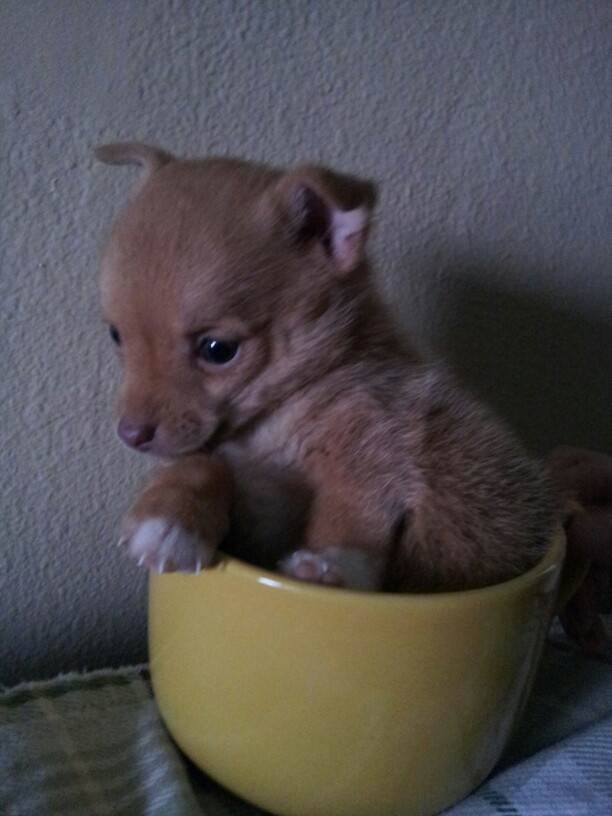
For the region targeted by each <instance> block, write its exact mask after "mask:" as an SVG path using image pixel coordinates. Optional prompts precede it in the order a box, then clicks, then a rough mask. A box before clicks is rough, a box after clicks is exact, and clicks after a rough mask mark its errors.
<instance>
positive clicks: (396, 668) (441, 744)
mask: <svg viewBox="0 0 612 816" xmlns="http://www.w3.org/2000/svg"><path fill="white" fill-rule="evenodd" d="M564 552H565V540H564V537H563V534H562V533H561V532H559V533H558V534H557V535H556V536H555V538H554V540H553V541H552V542H551V546H550V548H549V550H548V552H547V554H546V555H545V557H544V558H543V559H542V560H541V562H540V563H539V564H538V565H537V566H535V567H534V568H533V569H531V570H530V571H529V572H526V573H525V574H523V575H521V576H519V577H518V578H515V579H513V580H510V581H507V582H505V583H501V584H497V585H495V586H492V587H487V588H485V589H477V590H470V591H465V592H451V593H442V594H427V595H420V594H406V595H392V594H375V593H364V592H353V591H347V590H343V589H333V588H328V587H319V586H313V585H309V584H302V583H298V582H296V581H293V580H290V579H288V578H284V577H281V576H279V575H276V574H274V573H269V572H265V571H262V570H259V569H256V568H254V567H251V566H248V565H246V564H244V563H241V562H239V561H236V560H234V559H232V558H229V557H225V556H220V559H219V561H218V563H217V564H216V566H214V567H213V568H212V569H209V570H206V571H203V572H202V573H200V574H199V575H182V574H178V573H170V574H164V575H158V574H154V573H152V574H151V576H150V600H149V638H150V660H151V674H152V681H153V686H154V691H155V696H156V699H157V702H158V705H159V709H160V711H161V714H162V716H163V719H164V720H165V722H166V725H167V727H168V729H169V731H170V732H171V734H172V735H173V736H174V738H175V740H176V741H177V743H178V745H179V746H180V747H181V748H182V750H183V751H184V752H185V753H186V754H187V755H188V756H189V757H190V758H191V759H192V760H193V762H195V763H196V765H198V766H199V767H200V768H201V769H202V770H204V771H205V772H206V773H207V774H209V775H210V776H211V777H213V778H214V779H216V780H217V781H218V782H220V783H221V784H222V785H224V786H225V787H227V788H228V789H229V790H231V791H233V792H234V793H236V794H238V795H239V796H241V797H243V798H244V799H246V800H248V801H250V802H252V803H254V804H256V805H258V806H259V807H261V808H264V809H265V810H268V811H270V812H271V813H273V814H280V816H431V814H434V813H438V812H439V811H440V810H442V809H443V808H445V807H447V806H449V805H451V804H452V803H454V802H456V801H457V800H459V799H461V798H462V797H464V796H466V795H467V794H468V793H469V792H470V791H471V790H472V789H473V788H475V787H476V786H477V785H478V784H480V782H482V781H483V780H484V779H485V777H486V776H487V775H488V774H489V773H490V771H491V770H492V768H493V767H494V765H495V763H496V762H497V761H498V759H499V757H500V754H501V752H502V751H503V749H504V746H505V745H506V743H507V741H508V738H509V736H510V734H511V732H512V728H513V726H514V724H515V722H516V720H517V718H518V716H519V715H520V713H521V711H522V708H523V705H524V702H525V699H526V696H527V694H528V692H529V689H530V686H531V681H532V678H533V675H534V670H535V668H536V666H537V663H538V659H539V657H540V654H541V651H542V646H543V642H544V638H545V634H546V631H547V628H548V625H549V622H550V618H551V615H552V611H553V607H554V603H555V596H556V593H557V587H558V583H559V576H560V572H561V566H562V562H563V557H564Z"/></svg>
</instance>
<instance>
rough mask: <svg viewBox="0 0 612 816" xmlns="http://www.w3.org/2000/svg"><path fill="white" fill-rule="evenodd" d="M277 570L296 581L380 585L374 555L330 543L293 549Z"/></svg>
mask: <svg viewBox="0 0 612 816" xmlns="http://www.w3.org/2000/svg"><path fill="white" fill-rule="evenodd" d="M279 571H280V572H281V573H282V574H283V575H287V576H288V577H290V578H296V579H297V580H298V581H307V582H309V583H312V584H325V585H326V586H335V587H345V588H346V589H361V590H376V589H379V588H380V577H381V576H380V569H379V568H378V567H377V563H376V559H373V558H372V557H371V556H368V555H367V554H366V553H363V552H360V551H358V550H345V549H341V548H339V547H330V548H329V549H327V550H323V551H322V552H311V551H310V550H296V552H294V553H292V554H291V555H288V556H287V557H286V558H284V559H283V560H282V561H281V562H280V564H279Z"/></svg>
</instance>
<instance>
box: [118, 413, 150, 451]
mask: <svg viewBox="0 0 612 816" xmlns="http://www.w3.org/2000/svg"><path fill="white" fill-rule="evenodd" d="M155 431H156V427H155V425H153V424H151V423H150V422H139V421H138V420H134V419H131V418H130V417H123V418H122V419H120V420H119V425H118V426H117V433H118V435H119V439H121V441H122V442H125V444H126V445H127V446H128V447H129V448H134V450H143V451H144V450H147V448H148V446H149V445H150V443H151V442H152V441H153V438H154V436H155Z"/></svg>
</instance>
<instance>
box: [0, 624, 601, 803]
mask: <svg viewBox="0 0 612 816" xmlns="http://www.w3.org/2000/svg"><path fill="white" fill-rule="evenodd" d="M608 623H609V622H608ZM262 813H263V811H261V810H259V809H258V808H255V807H253V806H251V805H249V804H247V803H245V802H243V801H241V800H239V799H236V798H235V797H233V796H232V795H231V794H229V793H227V792H226V791H224V790H222V789H221V788H220V787H219V786H217V785H216V784H214V783H213V782H211V781H210V780H208V779H207V778H206V777H205V776H204V775H203V774H201V773H200V772H199V771H197V770H195V769H194V768H193V766H191V765H190V764H189V763H188V762H186V761H185V760H184V758H183V757H182V756H181V754H180V753H179V752H178V751H177V749H176V748H175V746H174V745H173V743H172V741H171V740H170V739H169V737H168V735H167V733H166V731H165V729H164V727H163V725H162V723H161V721H160V719H159V715H158V713H157V709H156V707H155V703H154V700H153V696H152V691H151V685H150V680H149V673H148V669H147V667H146V666H136V667H132V668H128V669H123V670H118V671H110V670H109V671H101V672H92V673H89V674H83V675H77V674H71V675H66V676H61V677H58V678H56V679H55V680H52V681H48V682H41V683H31V684H24V685H21V686H18V687H16V688H14V689H10V690H7V691H4V692H3V693H2V694H1V695H0V814H1V816H202V814H205V816H257V814H262ZM496 814H500V816H549V815H550V816H582V814H584V816H610V815H611V814H612V654H608V655H607V656H605V657H601V658H590V659H589V658H586V657H583V656H581V655H579V654H577V653H576V652H575V650H573V649H572V647H571V646H570V645H569V644H568V643H567V641H566V640H565V639H564V638H563V636H562V634H561V633H560V632H559V631H558V630H553V632H552V636H551V642H550V643H549V644H548V646H547V648H546V651H545V654H544V659H543V662H542V666H541V669H540V671H539V674H538V677H537V680H536V684H535V687H534V691H533V694H532V697H531V700H530V703H529V706H528V708H527V711H526V713H525V716H524V717H523V720H522V724H521V726H520V728H519V730H518V731H517V733H516V735H515V738H514V740H513V742H512V744H511V745H510V746H509V748H508V750H507V751H506V753H505V755H504V757H503V759H502V762H501V763H500V764H499V766H498V768H497V769H496V771H495V773H494V774H492V776H491V777H490V778H489V780H487V782H485V783H484V784H483V785H482V786H481V787H480V788H479V789H478V790H477V791H475V792H474V793H473V794H472V795H471V796H469V797H468V798H467V799H464V800H463V801H462V802H460V803H458V804H457V805H454V806H453V807H451V808H450V809H448V810H447V811H445V816H496ZM329 816H333V814H329ZM372 816H377V814H372Z"/></svg>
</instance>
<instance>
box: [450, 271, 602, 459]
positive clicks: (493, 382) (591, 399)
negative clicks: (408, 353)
mask: <svg viewBox="0 0 612 816" xmlns="http://www.w3.org/2000/svg"><path fill="white" fill-rule="evenodd" d="M487 270H488V272H487ZM499 271H500V270H496V274H495V275H494V276H492V275H491V274H490V272H491V266H490V265H485V264H483V263H476V262H474V263H465V262H463V263H461V264H457V265H448V266H447V267H446V268H445V269H444V280H445V282H446V283H447V284H448V289H446V291H445V301H444V304H443V306H442V310H443V313H442V314H441V315H440V323H439V326H440V329H439V331H440V333H439V335H438V336H439V343H437V349H436V350H437V352H438V353H440V354H442V355H443V356H444V357H445V358H446V360H447V361H448V363H449V365H450V366H451V367H452V368H453V370H454V371H455V372H456V373H457V374H458V376H459V377H460V379H461V381H462V382H463V383H464V385H466V386H467V387H468V388H471V389H472V390H473V391H474V392H475V393H476V394H477V395H479V396H481V397H482V398H484V399H485V400H486V401H487V402H489V403H490V404H491V405H492V406H493V407H495V408H496V409H497V410H498V411H499V412H500V413H501V415H502V416H504V417H505V418H506V419H507V420H508V422H509V423H510V424H511V425H512V426H513V427H514V428H515V430H516V431H518V433H519V434H520V435H521V437H522V438H523V440H524V441H525V442H526V444H527V445H529V446H530V447H531V448H532V450H534V451H535V452H538V453H545V452H547V451H548V450H550V449H551V448H553V447H555V446H556V445H559V444H570V445H577V446H580V447H586V448H589V449H592V450H600V451H604V452H609V453H611V454H612V410H611V407H612V314H609V315H606V317H607V318H608V319H606V317H604V318H602V319H601V320H599V319H596V320H590V319H589V318H586V317H583V316H581V315H579V314H577V313H576V312H574V311H572V310H571V308H569V307H565V306H563V305H561V306H560V305H559V304H558V303H557V302H556V301H555V299H553V297H551V296H549V295H547V294H546V293H542V292H538V293H535V294H534V293H532V292H529V293H521V292H519V291H516V290H513V291H510V290H506V289H504V288H503V287H502V286H500V284H499V281H500V280H503V276H502V275H500V274H499ZM508 279H509V280H512V279H515V278H514V276H511V275H508Z"/></svg>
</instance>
